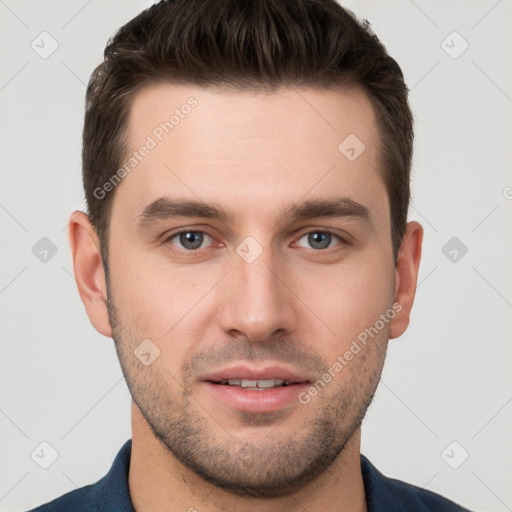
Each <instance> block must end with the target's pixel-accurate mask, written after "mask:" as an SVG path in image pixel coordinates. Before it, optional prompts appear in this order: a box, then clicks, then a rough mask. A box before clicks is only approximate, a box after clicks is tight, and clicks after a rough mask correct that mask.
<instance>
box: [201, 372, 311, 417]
mask: <svg viewBox="0 0 512 512" xmlns="http://www.w3.org/2000/svg"><path fill="white" fill-rule="evenodd" d="M225 379H248V380H268V379H282V380H287V381H290V382H291V384H290V385H287V386H283V387H275V388H271V389H263V390H257V389H247V388H242V387H239V386H230V385H227V384H220V381H221V380H225ZM200 380H201V383H202V384H204V386H205V389H206V390H207V392H208V393H209V394H210V395H211V396H213V398H214V399H215V400H220V401H221V402H224V403H225V404H227V405H228V406H229V407H231V408H234V409H237V410H239V411H246V412H253V413H264V412H275V411H279V410H281V409H283V408H284V407H286V406H287V405H289V404H291V403H294V402H295V403H296V404H298V403H299V402H298V395H299V393H300V392H301V391H303V390H304V389H305V388H306V387H307V386H308V385H309V383H310V382H311V380H310V379H309V378H308V377H306V376H301V375H299V374H298V372H296V371H294V370H292V369H290V368H286V367H284V366H278V365H271V366H265V367H262V368H255V367H253V366H248V365H237V366H231V367H228V368H224V369H222V370H219V371H216V372H213V373H210V374H208V375H204V376H202V377H201V379H200Z"/></svg>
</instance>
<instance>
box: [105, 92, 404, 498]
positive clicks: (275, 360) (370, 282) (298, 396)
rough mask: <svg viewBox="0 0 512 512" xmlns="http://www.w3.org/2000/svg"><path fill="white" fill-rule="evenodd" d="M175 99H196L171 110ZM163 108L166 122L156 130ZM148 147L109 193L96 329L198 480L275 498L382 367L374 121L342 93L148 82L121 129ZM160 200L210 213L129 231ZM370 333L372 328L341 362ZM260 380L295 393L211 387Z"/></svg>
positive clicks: (358, 404)
mask: <svg viewBox="0 0 512 512" xmlns="http://www.w3.org/2000/svg"><path fill="white" fill-rule="evenodd" d="M190 97H194V98H195V99H196V100H197V104H196V105H195V106H194V107H193V108H190V109H189V108H185V109H181V110H180V108H181V106H182V105H184V104H186V103H187V99H188V98H190ZM175 109H178V110H180V112H181V114H182V115H181V116H179V122H177V123H176V124H175V126H174V127H173V129H172V131H170V130H169V133H166V132H165V131H163V133H161V132H162V130H160V131H159V130H158V129H157V127H159V126H160V123H165V122H166V121H168V120H169V118H170V116H171V115H172V114H173V112H174V110H175ZM185 111H186V112H188V114H183V113H184V112H185ZM174 121H176V119H174ZM167 128H168V129H169V127H167ZM155 129H156V131H155ZM155 134H159V136H160V138H161V140H158V137H157V136H156V135H155ZM351 134H353V135H352V136H351V138H349V139H347V142H345V143H344V144H345V145H343V144H342V149H341V150H340V149H339V147H338V146H339V145H340V143H341V142H342V141H344V140H345V139H346V138H347V137H348V136H349V135H351ZM354 135H355V136H356V137H357V139H359V140H360V141H361V142H362V143H363V144H364V147H365V149H364V151H362V153H360V154H359V156H357V155H358V153H359V152H360V151H361V149H362V148H363V146H362V145H361V144H360V142H357V139H355V138H354ZM148 136H150V137H151V139H152V140H153V141H154V142H155V145H154V146H155V147H151V149H150V150H149V151H148V154H147V156H145V157H144V158H143V159H142V160H141V161H140V163H138V164H137V166H136V167H134V168H133V170H131V172H130V173H129V174H128V175H127V176H126V178H125V179H124V181H123V182H122V183H121V184H120V185H119V186H117V188H116V189H115V195H114V200H113V205H112V207H113V208H112V216H111V221H110V241H109V268H110V288H109V297H108V298H109V314H110V322H111V325H112V328H113V337H114V339H115V342H116V348H117V351H118V355H119V358H120V362H121V366H122V368H123V372H124V374H125V377H126V380H127V383H128V386H129V388H130V391H131V393H132V396H133V399H134V401H135V403H136V404H137V406H138V408H139V409H140V412H141V413H142V415H143V417H144V418H145V420H146V421H147V422H148V423H149V425H150V427H151V429H152V430H153V432H154V434H155V435H156V436H157V438H158V439H159V440H160V441H161V442H162V443H163V444H164V445H165V446H166V447H167V448H168V449H169V450H170V451H171V452H172V453H173V454H174V456H175V457H176V458H177V459H179V460H180V461H181V462H182V463H183V464H185V465H186V466H187V467H189V468H191V469H193V470H194V471H196V473H197V474H199V475H201V476H202V477H203V478H205V479H206V480H208V481H210V482H212V483H214V484H216V485H219V486H221V487H224V488H226V489H231V490H232V491H233V492H236V493H239V494H246V495H254V496H278V495H284V494H287V493H289V492H292V491H293V490H295V489H296V488H297V487H299V486H301V485H304V484H305V483H306V482H308V481H310V480H311V479H313V478H314V477H316V476H318V475H319V474H320V473H321V472H322V471H325V470H326V469H327V468H328V467H329V465H330V464H331V463H332V462H333V461H334V460H335V458H336V457H337V455H338V454H339V453H340V452H341V450H342V449H343V447H344V446H345V444H346V442H347V441H348V440H349V439H350V438H351V437H352V436H353V435H354V434H355V433H356V432H357V430H358V428H359V426H360V422H361V420H362V418H363V416H364V413H365V411H366V409H367V407H368V405H369V403H370V401H371V398H372V396H373V393H374V391H375V388H376V386H377V383H378V380H379V378H380V373H381V370H382V365H383V363H384V358H385V351H386V345H387V340H388V338H389V334H390V322H389V321H387V322H382V321H381V322H380V323H379V322H378V320H379V318H382V317H381V315H382V314H386V312H388V316H387V317H386V318H388V319H389V318H390V316H391V317H392V315H389V311H390V308H392V305H393V300H394V284H395V267H394V264H393V254H392V244H391V235H390V216H389V200H388V197H387V193H386V189H385V185H384V182H383V179H382V177H381V176H380V175H379V170H380V168H381V167H380V157H379V153H378V151H377V144H378V131H377V127H376V118H375V115H374V111H373V109H372V107H371V104H370V101H369V100H368V98H367V97H366V96H365V95H364V94H363V93H362V92H360V91H358V90H346V91H343V92H342V91H336V92H334V91H326V90H321V91H314V90H310V89H302V90H294V89H282V90H280V91H279V92H276V93H272V94H267V95H265V94H251V93H248V92H236V93H235V92H232V93H229V92H226V91H223V92H221V91H218V90H216V91H213V90H205V89H200V88H196V87H192V86H184V85H183V86H173V85H159V86H151V87H147V88H145V89H143V90H141V91H140V92H139V93H138V95H137V96H135V98H134V102H133V105H132V109H131V114H130V118H129V130H128V140H129V142H130V145H131V149H132V151H136V150H138V149H139V148H140V147H141V146H143V145H145V144H148V140H149V139H148ZM149 146H153V144H152V143H151V142H150V143H149ZM351 148H354V150H353V151H352V150H351ZM354 155H355V156H357V158H355V159H354ZM161 198H167V199H168V200H172V201H177V200H181V201H183V200H188V201H195V202H199V203H201V204H207V205H215V206H216V207H217V208H218V209H222V210H223V211H224V212H225V213H226V214H227V217H226V218H225V219H218V218H213V217H202V216H167V217H166V216H164V215H156V216H155V215H153V216H150V215H146V216H145V219H146V222H141V217H140V215H141V213H142V212H143V211H144V209H145V208H146V207H148V205H150V204H151V203H152V202H153V201H155V200H157V199H161ZM343 199H345V200H350V201H352V203H351V204H349V207H348V208H345V210H344V211H345V213H346V215H343V214H341V215H338V216H328V215H326V216H318V215H317V213H318V212H316V213H314V216H311V215H310V214H311V212H310V214H307V212H306V215H302V216H296V215H294V213H296V210H297V209H298V208H300V207H301V206H302V205H303V203H304V202H307V201H310V202H313V201H320V200H322V201H325V200H331V201H335V200H343ZM354 203H358V204H359V205H361V206H363V207H364V208H366V209H367V215H366V216H365V215H364V212H363V210H364V208H354ZM346 204H347V203H345V206H346ZM292 208H293V210H292ZM164 210H165V209H162V208H161V209H160V210H157V209H155V208H153V209H152V211H153V213H155V211H157V212H159V213H160V214H161V213H162V212H163V211H164ZM342 213H343V212H342ZM347 213H348V214H347ZM180 231H184V234H182V235H181V236H180V235H179V234H178V235H176V233H178V232H180ZM187 233H188V235H187ZM173 235H176V236H173ZM382 324H384V325H383V326H382ZM376 325H377V326H378V328H377V329H376V328H375V326H376ZM371 327H373V330H372V331H371V332H372V333H374V332H375V330H377V331H378V333H377V334H373V335H372V336H368V335H367V343H366V344H362V343H361V341H359V342H358V345H359V347H360V350H359V351H356V349H353V350H352V353H353V357H352V358H347V357H345V356H344V354H345V353H346V352H347V351H350V349H351V347H354V345H353V341H354V340H357V339H358V335H360V334H361V333H362V332H367V333H368V331H365V329H369V328H371ZM143 340H150V342H148V341H145V342H144V343H145V344H144V345H141V347H142V348H144V350H143V353H144V354H145V355H142V356H141V354H140V350H141V349H137V347H138V346H139V345H140V344H141V343H142V342H143ZM359 340H361V337H360V338H359ZM134 350H135V351H136V353H137V354H139V357H140V359H139V358H138V357H136V355H134ZM158 350H159V355H158V357H156V358H155V359H154V360H153V358H154V357H155V356H156V355H157V354H158ZM338 356H341V359H340V358H339V357H338ZM151 360H152V362H151V364H144V363H148V362H149V361H151ZM337 361H338V363H339V364H340V365H341V367H342V368H341V369H339V368H340V366H337V365H335V363H336V362H337ZM270 367H274V369H273V370H270V373H269V374H268V375H266V376H265V379H264V380H271V379H272V377H275V378H280V377H283V376H284V375H288V376H290V375H293V376H294V378H293V379H291V380H292V381H293V382H294V384H291V385H289V386H284V387H279V388H275V389H272V390H254V389H243V388H242V387H239V386H237V385H236V384H237V382H236V381H231V383H228V384H226V383H219V381H221V380H222V378H223V377H229V376H230V377H231V378H237V377H241V378H243V377H244V376H245V377H246V378H248V379H250V377H251V376H254V375H258V374H261V375H262V373H261V370H265V369H268V368H270ZM275 367H277V368H275ZM334 368H336V369H334ZM329 369H331V372H330V375H328V376H327V377H325V374H326V373H328V372H329ZM227 370H232V373H228V371H227ZM251 370H253V372H255V373H251ZM286 372H288V373H286ZM240 374H241V375H240ZM323 376H324V377H323ZM329 376H330V377H331V378H330V379H328V377H329ZM288 380H290V379H288ZM318 380H320V381H322V382H323V385H318V383H317V381H318ZM301 381H302V382H303V383H302V384H299V383H298V382H301ZM304 381H306V382H305V383H304ZM315 383H317V387H316V389H317V392H316V394H315V392H311V393H310V391H309V390H310V389H311V388H312V387H314V385H315ZM240 384H242V382H240ZM245 384H247V383H245ZM260 384H261V383H260ZM277 384H280V383H279V382H278V383H277ZM252 385H254V383H252ZM262 385H272V383H263V384H262Z"/></svg>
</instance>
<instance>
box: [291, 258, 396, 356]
mask: <svg viewBox="0 0 512 512" xmlns="http://www.w3.org/2000/svg"><path fill="white" fill-rule="evenodd" d="M392 278H393V273H392V272H391V270H390V267H389V266H386V264H385V262H383V261H381V262H380V263H378V261H374V260H372V261H370V262H368V263H366V262H365V260H363V259H362V258H360V259H359V263H357V264H353V265H352V264H350V265H349V264H347V265H344V264H341V265H336V266H335V265H331V266H325V267H324V268H323V269H322V268H321V267H319V270H318V271H317V272H310V273H302V274H301V275H300V278H297V280H296V283H297V284H296V288H294V290H297V295H298V297H299V298H301V299H302V301H303V302H304V303H305V304H306V305H307V306H308V307H309V308H310V309H307V308H306V311H305V312H304V315H305V318H309V319H310V320H309V321H308V323H309V324H310V326H311V322H312V323H314V325H315V326H317V327H318V328H319V329H321V330H322V332H325V340H326V344H327V345H328V346H329V347H330V348H331V349H332V350H333V351H336V350H341V349H342V348H344V347H345V346H348V345H350V343H351V342H352V340H353V339H355V338H356V337H357V335H358V334H359V333H360V332H362V331H364V329H365V328H367V327H370V326H372V325H374V324H375V322H376V321H377V320H378V319H379V316H380V315H381V314H383V313H385V312H386V311H387V310H388V309H389V308H390V306H391V304H390V300H391V297H392V295H391V294H392V284H393V282H392ZM304 307H305V306H304ZM313 313H314V315H313ZM315 315H316V316H315ZM303 327H304V328H306V329H307V325H304V326H303Z"/></svg>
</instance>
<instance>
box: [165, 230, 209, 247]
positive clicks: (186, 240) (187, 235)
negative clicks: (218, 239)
mask: <svg viewBox="0 0 512 512" xmlns="http://www.w3.org/2000/svg"><path fill="white" fill-rule="evenodd" d="M205 237H206V238H207V239H210V240H213V238H212V237H211V236H210V235H208V234H207V233H205V232H204V231H192V230H186V231H180V232H178V233H174V235H172V236H170V237H169V238H167V240H165V243H171V244H172V245H174V244H173V243H172V240H174V239H175V238H176V239H177V240H178V242H179V243H180V244H181V249H183V250H185V251H195V250H197V249H200V248H201V245H202V244H203V242H204V241H205Z"/></svg>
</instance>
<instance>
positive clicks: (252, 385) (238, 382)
mask: <svg viewBox="0 0 512 512" xmlns="http://www.w3.org/2000/svg"><path fill="white" fill-rule="evenodd" d="M221 384H229V385H230V386H240V387H242V388H249V389H269V388H273V387H281V386H282V385H283V384H284V385H289V384H291V382H290V381H289V380H282V379H267V380H249V379H225V380H222V381H221Z"/></svg>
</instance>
